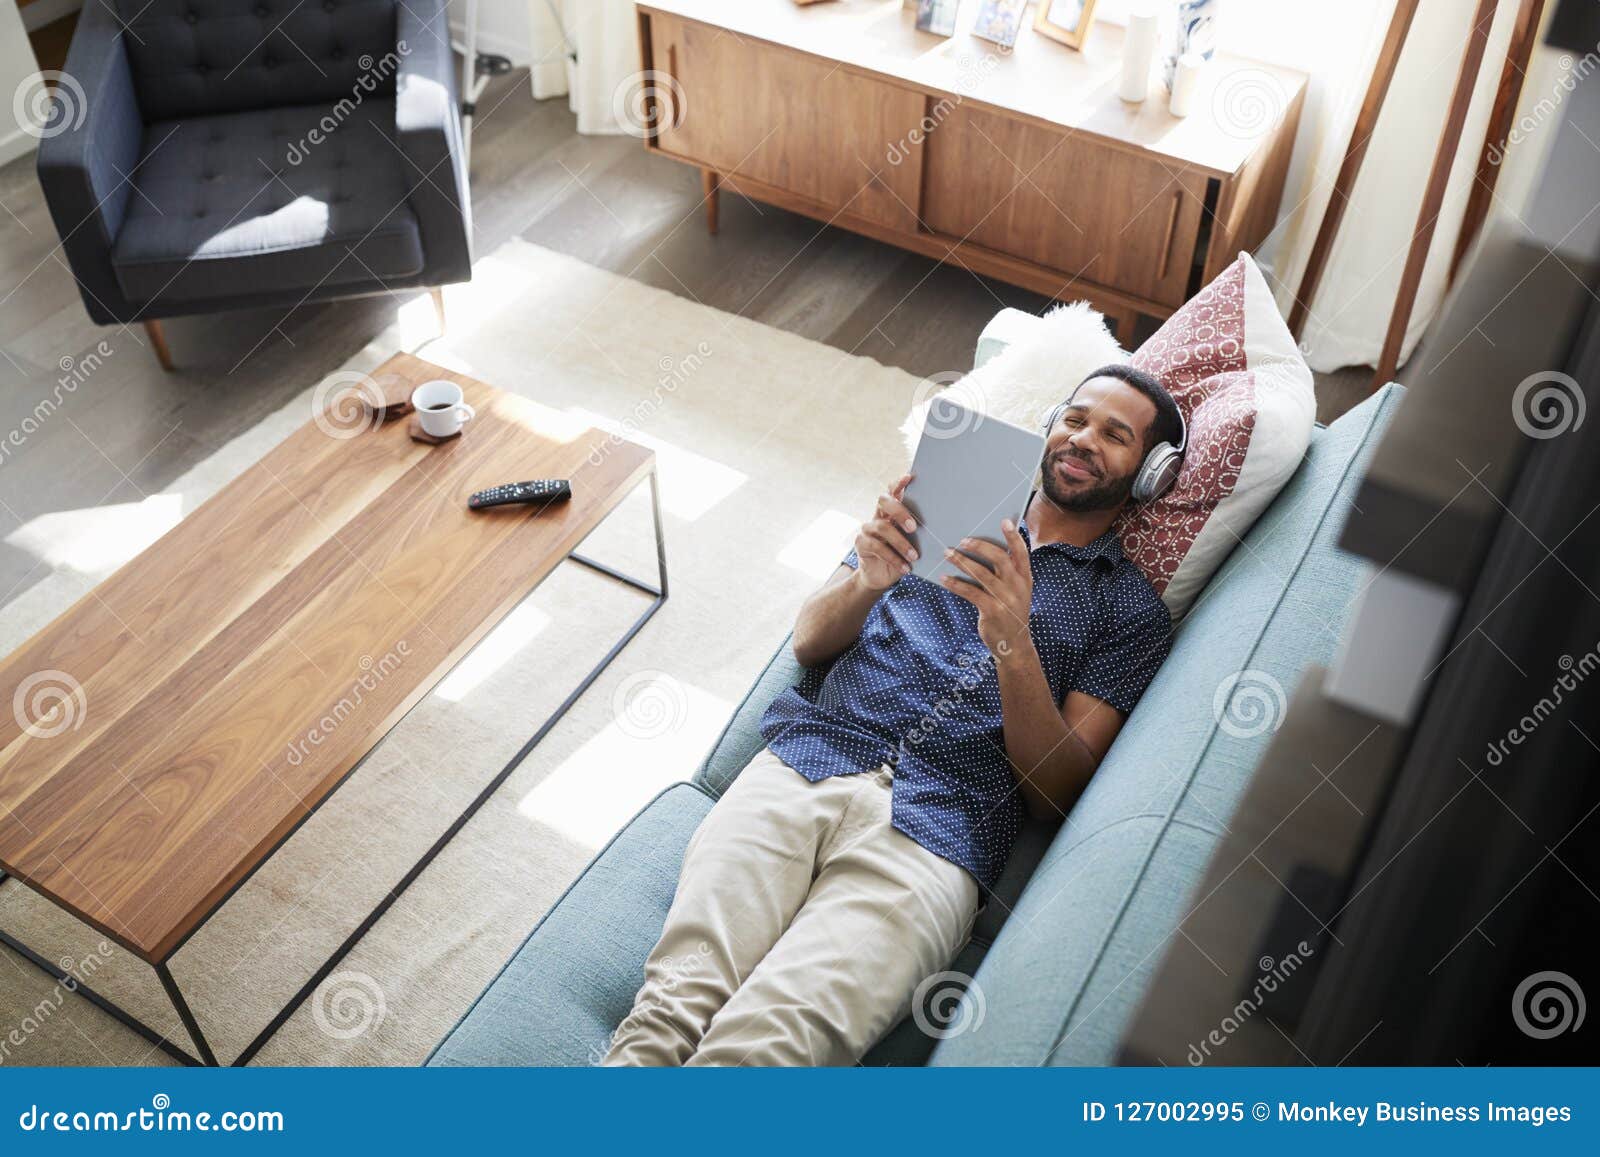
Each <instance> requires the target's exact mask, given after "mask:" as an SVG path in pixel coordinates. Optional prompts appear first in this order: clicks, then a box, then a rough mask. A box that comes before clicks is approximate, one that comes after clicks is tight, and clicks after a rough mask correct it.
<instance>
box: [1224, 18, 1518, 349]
mask: <svg viewBox="0 0 1600 1157" xmlns="http://www.w3.org/2000/svg"><path fill="white" fill-rule="evenodd" d="M1476 7H1477V5H1476V2H1475V0H1422V3H1421V4H1420V5H1419V6H1418V8H1417V13H1416V16H1415V17H1414V18H1413V20H1412V24H1411V32H1410V35H1409V36H1408V37H1407V39H1406V45H1405V50H1404V52H1402V54H1401V57H1400V60H1399V63H1398V65H1397V67H1396V69H1395V74H1394V79H1393V81H1392V82H1391V84H1390V86H1389V94H1388V97H1387V99H1386V100H1385V101H1384V105H1383V112H1382V113H1381V115H1380V116H1379V118H1378V123H1377V127H1376V129H1375V130H1374V132H1373V135H1372V141H1371V144H1370V145H1369V146H1368V149H1367V155H1366V159H1365V161H1364V162H1363V164H1362V168H1361V175H1360V177H1359V178H1358V179H1357V182H1356V185H1355V188H1354V190H1353V191H1352V194H1351V197H1350V203H1349V205H1348V206H1347V207H1346V209H1345V214H1344V219H1343V221H1342V222H1341V224H1340V226H1339V232H1338V235H1337V236H1336V238H1335V240H1334V244H1333V248H1332V249H1331V251H1330V252H1329V254H1328V262H1327V264H1326V266H1325V267H1324V270H1323V275H1322V283H1321V286H1320V287H1319V288H1318V291H1317V293H1316V296H1315V297H1314V298H1313V299H1312V301H1311V302H1310V313H1309V314H1308V317H1307V321H1306V327H1305V330H1304V332H1303V333H1302V334H1301V345H1302V347H1303V348H1304V349H1305V351H1306V360H1307V361H1308V362H1310V364H1311V366H1312V368H1313V369H1316V370H1322V371H1327V370H1334V369H1337V368H1339V367H1340V366H1346V365H1357V364H1366V365H1372V364H1375V363H1376V362H1377V360H1378V355H1379V352H1380V351H1381V349H1382V347H1383V339H1384V335H1385V333H1386V332H1387V331H1388V327H1389V317H1390V314H1391V313H1392V311H1393V309H1394V303H1395V297H1396V295H1397V294H1398V292H1399V288H1400V275H1401V272H1402V271H1403V269H1404V268H1405V263H1406V253H1407V251H1408V249H1409V247H1410V242H1411V236H1412V233H1413V231H1414V230H1415V228H1416V224H1417V213H1418V210H1419V209H1420V207H1421V202H1422V191H1423V187H1424V185H1426V184H1427V180H1428V172H1429V170H1430V169H1431V167H1432V165H1433V156H1434V150H1435V149H1436V148H1437V147H1438V143H1439V134H1440V133H1441V132H1442V131H1443V128H1444V121H1445V116H1446V114H1447V112H1448V109H1449V104H1450V98H1451V95H1452V94H1453V92H1454V91H1455V83H1456V76H1457V73H1458V70H1459V69H1460V66H1461V56H1462V53H1463V52H1464V51H1465V49H1466V44H1467V37H1468V33H1469V30H1470V27H1471V23H1472V18H1473V15H1474V12H1475V10H1476ZM1517 8H1518V4H1517V3H1515V2H1514V0H1502V2H1501V3H1500V5H1499V9H1498V12H1497V14H1496V18H1495V22H1494V24H1493V26H1492V28H1491V31H1490V36H1489V44H1488V50H1487V52H1486V53H1485V54H1484V59H1483V64H1482V65H1481V66H1480V69H1479V72H1478V80H1477V85H1476V88H1475V89H1474V94H1473V99H1472V103H1471V105H1470V107H1469V112H1468V116H1467V120H1466V125H1465V128H1464V129H1463V131H1462V135H1461V146H1460V148H1459V150H1458V151H1457V154H1456V157H1455V161H1454V166H1453V168H1452V169H1451V175H1450V181H1449V184H1448V185H1447V186H1446V191H1445V197H1444V203H1443V205H1442V207H1441V208H1440V212H1439V218H1438V222H1437V225H1436V227H1435V229H1434V234H1433V240H1432V243H1431V247H1430V248H1429V250H1428V260H1427V263H1426V264H1425V266H1424V268H1423V276H1422V282H1421V285H1420V286H1419V288H1418V290H1417V298H1416V304H1415V306H1414V307H1413V309H1412V312H1411V320H1410V324H1409V326H1408V328H1407V331H1406V339H1405V343H1404V345H1403V346H1402V349H1401V361H1402V362H1403V361H1404V360H1405V359H1406V358H1407V357H1409V356H1410V354H1411V351H1412V349H1413V348H1414V347H1415V345H1416V343H1417V341H1418V339H1419V338H1420V337H1421V336H1422V334H1423V332H1424V331H1425V330H1426V329H1427V327H1428V324H1429V322H1431V321H1432V320H1433V317H1434V314H1435V313H1436V312H1437V311H1438V308H1439V304H1440V302H1441V300H1442V298H1443V296H1444V292H1445V289H1446V285H1445V278H1446V276H1447V275H1448V272H1449V266H1450V259H1451V255H1452V254H1453V253H1454V251H1455V245H1456V237H1457V234H1458V233H1459V232H1460V228H1461V219H1462V216H1463V214H1464V212H1465V209H1466V202H1467V197H1468V194H1469V193H1470V191H1471V188H1472V183H1473V178H1474V174H1475V172H1476V169H1477V164H1478V153H1479V150H1480V149H1481V148H1482V147H1483V137H1484V133H1485V131H1486V130H1487V127H1488V119H1489V113H1490V109H1491V106H1492V104H1493V100H1494V93H1495V89H1496V88H1497V86H1498V85H1499V82H1500V70H1501V68H1502V67H1503V65H1504V62H1505V54H1506V47H1507V44H1508V42H1509V40H1510V36H1511V29H1512V24H1513V23H1514V20H1515V16H1516V10H1517ZM1393 13H1394V0H1343V2H1342V3H1339V4H1324V3H1310V2H1291V3H1285V2H1284V0H1229V2H1228V3H1227V4H1226V6H1225V8H1224V9H1223V12H1222V16H1221V20H1220V22H1219V32H1220V38H1221V40H1222V42H1223V44H1224V45H1225V46H1226V47H1228V48H1229V49H1230V50H1232V51H1235V52H1239V53H1242V54H1245V55H1251V56H1261V57H1265V58H1268V59H1272V60H1275V61H1279V62H1282V63H1285V64H1290V65H1293V66H1295V67H1297V68H1301V69H1304V70H1305V71H1307V72H1309V73H1310V74H1311V77H1312V80H1311V86H1310V89H1309V90H1308V92H1307V101H1306V106H1305V110H1304V112H1303V113H1302V118H1301V124H1300V135H1299V141H1298V144H1297V146H1296V150H1295V158H1294V161H1293V163H1292V165H1291V167H1290V172H1289V180H1288V185H1287V187H1286V188H1285V190H1284V199H1283V208H1282V210H1281V212H1282V213H1283V214H1284V217H1283V220H1282V221H1281V223H1280V224H1279V226H1278V228H1277V229H1275V230H1274V231H1273V233H1272V235H1271V236H1270V237H1269V238H1268V240H1267V242H1266V244H1265V245H1264V246H1263V247H1262V251H1261V256H1262V258H1263V259H1264V260H1265V262H1267V263H1268V264H1269V265H1270V267H1271V277H1272V281H1273V287H1274V289H1275V291H1276V294H1277V298H1278V304H1279V306H1280V307H1281V308H1282V309H1283V311H1284V313H1285V314H1286V315H1287V313H1288V311H1289V308H1290V306H1291V305H1292V304H1293V301H1294V297H1293V295H1294V293H1295V291H1296V290H1298V289H1299V286H1300V279H1301V276H1302V275H1303V274H1304V272H1305V267H1306V260H1307V258H1308V257H1309V256H1310V252H1311V245H1312V241H1313V240H1314V239H1315V237H1316V233H1317V228H1318V226H1319V225H1320V224H1321V221H1322V217H1323V214H1324V213H1325V212H1326V210H1327V206H1328V200H1329V197H1330V196H1331V194H1332V189H1333V180H1334V177H1335V175H1336V174H1337V173H1338V171H1339V165H1340V163H1341V162H1342V161H1343V159H1344V150H1345V147H1346V146H1347V145H1348V143H1349V141H1350V132H1351V129H1352V128H1353V126H1354V124H1355V118H1356V114H1357V112H1358V111H1359V110H1360V107H1361V101H1362V98H1363V97H1364V96H1365V95H1366V89H1367V82H1368V80H1369V79H1370V78H1371V76H1372V69H1373V66H1374V64H1375V63H1376V61H1377V56H1378V52H1379V49H1380V48H1381V46H1382V44H1383V39H1384V36H1385V34H1386V33H1387V31H1388V27H1389V20H1390V17H1391V16H1392V15H1393Z"/></svg>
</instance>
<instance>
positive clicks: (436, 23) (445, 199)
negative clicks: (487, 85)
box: [394, 0, 472, 285]
mask: <svg viewBox="0 0 1600 1157" xmlns="http://www.w3.org/2000/svg"><path fill="white" fill-rule="evenodd" d="M446 2H447V0H409V2H408V3H406V4H402V5H400V6H399V9H398V12H397V27H396V33H397V35H396V38H395V39H396V49H397V51H398V55H399V57H400V66H399V68H398V69H397V71H396V74H395V96H394V119H395V137H396V143H397V145H398V146H399V148H400V152H401V154H402V155H403V156H404V157H405V159H406V162H408V163H407V164H405V165H404V168H405V170H406V172H405V176H406V178H407V180H408V181H409V182H410V184H411V193H410V197H409V201H410V205H411V210H412V212H413V213H415V214H416V215H417V224H418V226H419V227H420V229H421V231H422V257H423V263H424V266H425V271H426V273H427V276H428V279H429V281H430V283H432V284H435V285H444V284H447V283H450V282H457V281H467V280H469V279H470V278H471V277H472V205H471V201H470V194H469V191H468V187H467V172H466V165H465V159H464V152H463V149H462V142H461V116H460V108H459V105H458V103H457V96H456V74H455V58H454V57H453V56H452V55H451V53H450V23H449V19H448V15H447V11H446Z"/></svg>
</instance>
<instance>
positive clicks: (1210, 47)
mask: <svg viewBox="0 0 1600 1157" xmlns="http://www.w3.org/2000/svg"><path fill="white" fill-rule="evenodd" d="M1221 7H1222V0H1178V4H1177V9H1178V11H1177V19H1176V20H1175V21H1174V22H1173V27H1172V39H1171V40H1170V41H1168V43H1167V54H1166V56H1165V57H1164V58H1163V59H1162V62H1161V79H1162V82H1163V83H1164V84H1165V85H1166V86H1167V91H1168V92H1171V91H1172V78H1173V76H1174V75H1175V74H1176V73H1177V71H1178V58H1179V57H1181V56H1184V55H1185V54H1187V53H1191V52H1192V53H1194V54H1195V55H1196V56H1199V57H1200V58H1201V59H1202V60H1210V59H1211V57H1212V56H1213V55H1214V54H1215V53H1216V51H1217V10H1218V9H1219V8H1221Z"/></svg>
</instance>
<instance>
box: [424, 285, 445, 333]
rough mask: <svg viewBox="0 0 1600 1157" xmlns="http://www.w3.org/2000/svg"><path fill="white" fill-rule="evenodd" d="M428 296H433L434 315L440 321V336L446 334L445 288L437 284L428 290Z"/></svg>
mask: <svg viewBox="0 0 1600 1157" xmlns="http://www.w3.org/2000/svg"><path fill="white" fill-rule="evenodd" d="M428 296H430V297H432V298H433V316H434V317H435V318H437V319H438V322H439V336H440V337H443V336H444V290H442V289H440V288H438V287H437V286H435V287H434V288H433V289H430V290H428Z"/></svg>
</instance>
